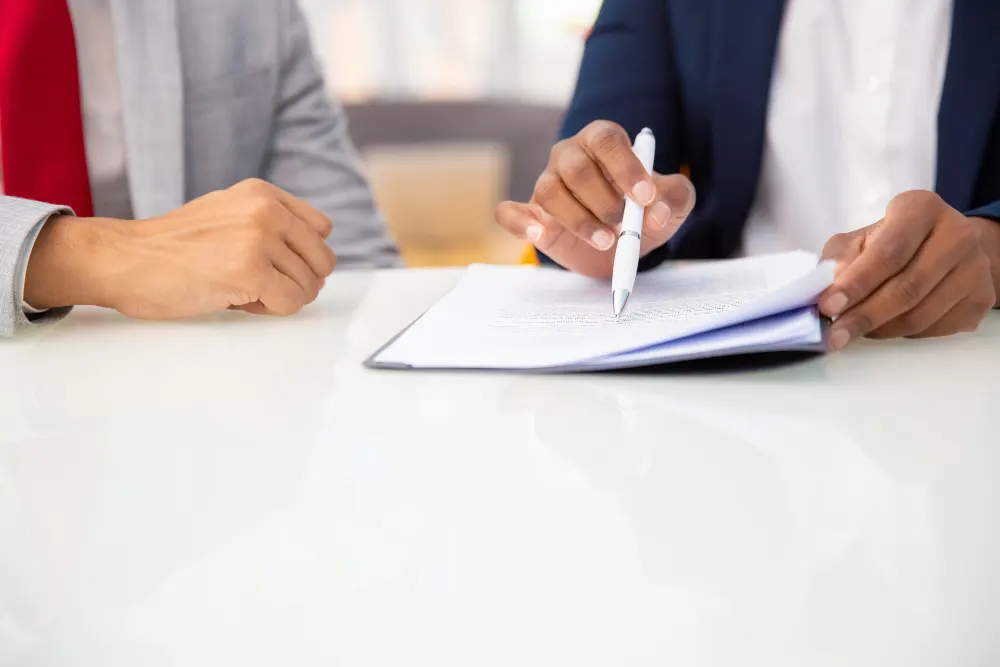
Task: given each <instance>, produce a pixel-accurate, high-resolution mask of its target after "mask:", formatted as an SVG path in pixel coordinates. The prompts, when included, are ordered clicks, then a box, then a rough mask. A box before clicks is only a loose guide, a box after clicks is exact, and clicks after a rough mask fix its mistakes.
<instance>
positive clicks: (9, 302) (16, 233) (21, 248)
mask: <svg viewBox="0 0 1000 667" xmlns="http://www.w3.org/2000/svg"><path fill="white" fill-rule="evenodd" d="M57 213H58V214H67V215H71V214H72V211H70V210H69V209H66V208H63V207H61V206H53V205H52V204H42V203H40V202H35V201H28V200H25V199H18V198H16V197H4V196H0V337H8V336H13V335H14V332H15V331H16V330H17V329H18V327H22V326H28V325H30V324H46V323H49V322H53V321H55V320H57V319H59V318H61V317H62V316H64V315H65V314H66V313H68V312H69V309H68V308H59V309H56V310H49V311H45V312H44V313H41V314H39V315H37V316H33V317H32V318H31V319H28V317H27V316H26V315H25V314H24V309H23V308H22V306H21V297H22V288H23V286H22V285H20V284H19V283H20V281H21V270H20V269H21V268H22V266H23V265H24V262H25V261H26V260H27V257H25V256H24V255H25V253H26V250H27V249H26V247H25V242H26V241H27V240H28V239H29V238H31V236H32V234H33V232H34V231H35V228H36V227H38V226H39V225H40V224H42V223H43V222H44V221H45V220H48V219H49V218H50V217H51V216H53V215H55V214H57Z"/></svg>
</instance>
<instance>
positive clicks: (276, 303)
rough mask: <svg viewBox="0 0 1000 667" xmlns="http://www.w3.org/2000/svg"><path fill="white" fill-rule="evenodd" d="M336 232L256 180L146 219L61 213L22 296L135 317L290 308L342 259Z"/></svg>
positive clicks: (45, 304)
mask: <svg viewBox="0 0 1000 667" xmlns="http://www.w3.org/2000/svg"><path fill="white" fill-rule="evenodd" d="M331 230H332V224H331V222H330V220H329V218H327V217H326V216H325V215H323V214H322V213H320V212H319V211H317V210H316V209H314V208H313V207H312V206H310V205H309V204H307V203H305V202H304V201H302V200H300V199H297V198H295V197H293V196H291V195H289V194H288V193H286V192H284V191H282V190H280V189H278V188H277V187H275V186H273V185H271V184H269V183H266V182H264V181H260V180H256V179H254V180H248V181H245V182H243V183H240V184H238V185H235V186H233V187H231V188H229V189H228V190H222V191H219V192H213V193H211V194H208V195H205V196H204V197H201V198H199V199H196V200H194V201H192V202H190V203H189V204H187V205H186V206H183V207H181V208H179V209H177V210H176V211H173V212H171V213H168V214H166V215H163V216H160V217H156V218H150V219H148V220H138V221H134V222H125V221H117V220H100V219H88V220H79V219H75V218H57V219H53V220H50V221H49V223H47V224H46V225H45V227H43V228H42V234H40V235H39V239H38V241H36V246H35V249H34V250H33V251H32V254H31V258H30V261H29V264H28V276H27V280H26V282H25V300H26V301H27V302H28V303H30V304H31V305H32V306H34V307H36V308H53V307H57V306H63V305H84V304H92V305H100V306H105V307H108V308H114V309H115V310H118V311H119V312H121V313H122V314H124V315H126V316H129V317H134V318H139V319H157V320H159V319H176V318H184V317H192V316H196V315H201V314H205V313H209V312H213V311H217V310H224V309H226V308H238V309H242V310H245V311H247V312H250V313H255V314H262V315H263V314H269V315H291V314H293V313H295V312H298V311H299V310H301V309H302V308H303V307H304V306H305V305H306V304H308V303H311V302H312V301H313V300H314V299H315V298H316V296H317V294H318V293H319V290H320V289H321V288H322V286H323V284H324V281H325V279H326V277H327V276H329V275H330V273H331V272H332V271H333V269H334V267H335V266H336V257H335V256H334V254H333V251H332V250H331V249H330V248H329V246H328V245H327V244H326V241H325V239H326V238H327V237H328V236H329V235H330V232H331Z"/></svg>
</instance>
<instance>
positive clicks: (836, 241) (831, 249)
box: [822, 233, 850, 258]
mask: <svg viewBox="0 0 1000 667" xmlns="http://www.w3.org/2000/svg"><path fill="white" fill-rule="evenodd" d="M849 239H850V235H848V234H844V233H841V234H834V235H833V236H831V237H830V240H829V241H827V242H826V245H824V246H823V255H822V256H823V257H824V258H830V257H836V256H837V255H839V254H840V252H841V251H842V250H843V249H844V248H845V247H846V246H847V244H848V240H849Z"/></svg>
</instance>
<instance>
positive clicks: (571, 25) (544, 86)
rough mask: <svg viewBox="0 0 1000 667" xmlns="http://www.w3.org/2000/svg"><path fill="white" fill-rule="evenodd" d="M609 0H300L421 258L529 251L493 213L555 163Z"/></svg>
mask: <svg viewBox="0 0 1000 667" xmlns="http://www.w3.org/2000/svg"><path fill="white" fill-rule="evenodd" d="M600 2H601V0H300V3H301V6H302V9H303V11H304V12H305V13H306V16H307V18H308V19H309V22H310V26H311V30H312V36H313V43H314V44H315V48H316V52H317V55H318V57H319V59H320V61H321V63H322V66H323V68H324V70H325V73H326V76H327V82H328V86H329V88H330V91H331V93H332V94H335V95H336V96H337V97H339V98H340V100H341V101H342V103H343V104H344V106H345V109H346V112H347V115H348V118H349V122H350V125H351V134H352V137H353V138H354V140H355V142H356V143H357V145H358V148H359V150H360V151H361V153H362V157H363V158H364V161H365V164H366V168H367V171H368V175H369V178H370V179H371V182H372V187H373V188H374V190H375V194H376V196H377V197H378V200H379V204H380V206H381V207H382V210H383V211H384V213H385V215H386V218H387V222H388V224H389V227H390V231H391V233H392V234H393V236H394V237H395V238H396V240H397V241H398V243H399V244H400V247H401V248H402V251H403V255H404V258H405V260H406V261H407V263H408V264H409V265H410V266H452V265H465V264H469V263H472V262H487V263H494V264H514V263H521V262H524V261H531V256H530V254H526V252H525V251H526V247H525V245H524V244H523V243H521V242H518V241H516V240H514V239H512V238H510V237H509V236H507V235H505V234H504V233H503V232H502V231H500V230H499V229H497V228H496V226H495V225H494V223H493V211H494V209H495V207H496V205H497V204H498V203H499V202H500V201H502V200H504V199H508V198H513V199H519V200H525V199H527V198H528V197H529V196H530V194H531V190H532V186H533V185H534V182H535V179H536V178H537V177H538V175H539V174H540V173H541V170H542V168H544V166H545V163H546V161H547V157H548V152H549V149H550V148H551V146H552V144H553V143H554V141H555V137H556V132H557V130H558V125H559V121H560V119H561V116H562V112H563V109H564V108H565V106H566V104H567V102H568V101H569V97H570V95H571V94H572V90H573V86H574V83H575V80H576V70H577V66H578V65H579V60H580V56H581V54H582V51H583V43H584V39H585V36H586V33H587V31H588V30H589V28H590V26H591V24H592V23H593V20H594V19H595V18H596V16H597V11H598V9H599V6H600Z"/></svg>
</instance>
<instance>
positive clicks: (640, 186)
mask: <svg viewBox="0 0 1000 667" xmlns="http://www.w3.org/2000/svg"><path fill="white" fill-rule="evenodd" d="M580 144H581V145H582V146H583V149H584V150H585V151H587V153H588V154H589V155H590V156H591V157H592V158H594V160H595V161H597V163H598V164H599V165H601V167H602V168H603V169H604V171H605V172H607V174H608V176H610V177H611V182H612V183H613V184H614V186H615V187H616V188H618V191H619V192H621V193H622V194H625V195H628V196H629V197H631V199H632V201H634V202H635V203H636V204H638V205H640V206H643V207H646V206H649V205H650V204H652V203H653V201H654V200H655V199H656V187H655V186H654V185H653V179H652V176H651V175H650V174H649V172H647V171H646V169H645V168H644V167H643V166H642V162H641V161H640V160H639V158H638V157H636V155H635V152H634V151H633V150H632V142H631V141H630V140H629V137H628V133H627V132H625V130H624V129H622V128H621V126H619V125H616V124H614V123H611V122H608V121H597V122H596V123H591V124H590V125H588V126H587V127H586V128H585V129H584V130H583V132H582V133H581V135H580Z"/></svg>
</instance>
